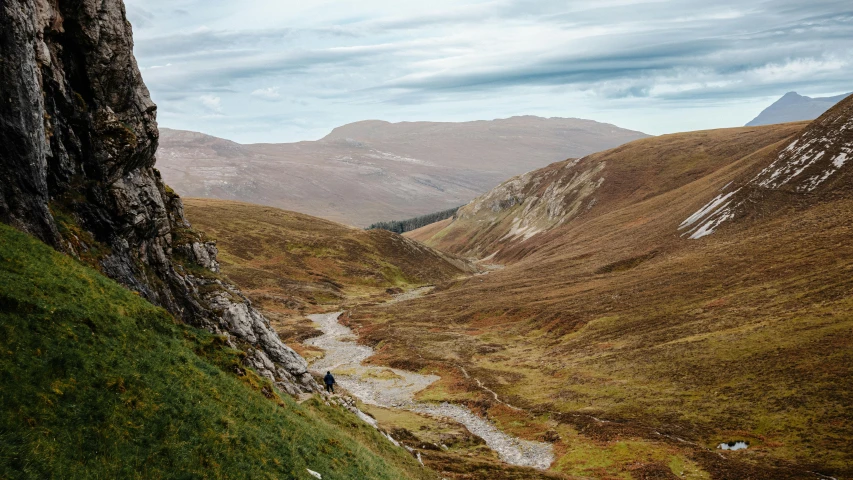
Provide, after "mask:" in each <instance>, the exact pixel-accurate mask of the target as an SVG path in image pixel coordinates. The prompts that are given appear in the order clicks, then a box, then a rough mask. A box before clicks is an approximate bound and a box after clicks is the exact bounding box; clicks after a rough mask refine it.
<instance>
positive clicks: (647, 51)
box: [126, 0, 853, 143]
mask: <svg viewBox="0 0 853 480" xmlns="http://www.w3.org/2000/svg"><path fill="white" fill-rule="evenodd" d="M126 3H127V9H128V16H129V18H130V20H131V22H132V23H133V27H134V33H135V39H136V48H135V52H136V55H137V59H138V61H139V66H140V68H141V70H142V74H143V76H144V78H145V81H146V83H147V84H148V86H149V88H150V90H151V93H152V96H153V98H154V100H155V101H156V102H157V103H158V105H159V112H160V113H159V118H160V123H161V125H162V126H166V127H172V128H181V129H188V130H195V131H201V132H205V133H209V134H212V135H216V136H220V137H225V138H230V139H232V140H236V141H239V142H244V143H248V142H286V141H297V140H314V139H317V138H320V137H322V136H324V135H325V134H326V133H328V132H329V131H330V130H331V129H332V128H334V127H336V126H339V125H343V124H346V123H349V122H353V121H358V120H365V119H382V120H389V121H411V120H432V121H464V120H477V119H493V118H504V117H509V116H513V115H540V116H547V117H580V118H590V119H594V120H598V121H603V122H609V123H614V124H617V125H619V126H622V127H626V128H632V129H636V130H642V131H644V132H647V133H651V134H661V133H667V132H676V131H685V130H696V129H704V128H715V127H728V126H739V125H743V124H745V123H746V122H748V121H749V120H751V119H752V118H753V117H755V116H756V115H757V114H758V113H759V112H760V111H761V110H762V109H763V108H764V107H766V106H767V105H769V104H770V103H772V102H773V101H774V100H775V99H776V98H778V97H780V96H781V95H782V94H784V93H785V92H787V91H791V90H794V91H797V92H799V93H801V94H804V95H810V96H824V95H827V96H828V95H833V94H840V93H845V92H849V91H853V34H851V32H853V3H851V2H850V1H849V0H843V1H821V0H810V1H805V0H772V1H767V0H765V1H761V0H753V1H743V0H739V1H730V0H713V1H708V0H683V1H654V0H649V1H631V0H597V1H595V2H590V1H572V0H430V1H428V2H414V1H408V0H360V1H358V2H353V1H350V0H300V1H294V0H241V1H239V2H238V1H234V0H126Z"/></svg>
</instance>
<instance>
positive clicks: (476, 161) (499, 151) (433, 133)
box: [157, 117, 646, 227]
mask: <svg viewBox="0 0 853 480" xmlns="http://www.w3.org/2000/svg"><path fill="white" fill-rule="evenodd" d="M645 136H646V135H644V134H642V133H639V132H634V131H630V130H625V129H621V128H618V127H615V126H613V125H609V124H603V123H598V122H593V121H590V120H579V119H566V118H539V117H513V118H509V119H503V120H493V121H478V122H466V123H431V122H403V123H388V122H381V121H366V122H358V123H355V124H351V125H346V126H343V127H339V128H337V129H335V130H334V131H333V132H332V133H330V134H329V135H328V136H326V137H325V138H323V139H321V140H319V141H316V142H299V143H290V144H256V145H240V144H237V143H234V142H231V141H228V140H223V139H220V138H216V137H211V136H208V135H204V134H200V133H194V132H185V131H177V130H169V129H165V128H164V129H161V138H160V147H159V150H158V153H157V158H158V162H157V166H158V168H159V169H160V171H161V172H162V174H163V178H164V179H165V181H166V183H168V184H169V185H171V186H172V187H173V188H175V190H176V191H177V192H178V193H179V194H181V195H183V196H190V197H208V198H219V199H226V200H239V201H246V202H251V203H257V204H263V205H270V206H274V207H279V208H285V209H287V210H294V211H299V212H302V213H306V214H309V215H313V216H317V217H323V218H327V219H330V220H333V221H336V222H340V223H345V224H349V225H356V226H360V227H366V226H368V225H370V224H371V223H374V222H378V221H383V220H388V219H393V218H401V219H402V218H411V217H415V216H418V215H423V214H428V213H431V212H436V211H441V210H446V209H449V208H454V207H458V206H459V205H461V204H464V203H466V202H468V201H470V200H471V199H472V198H474V197H476V196H478V195H480V194H482V193H483V192H485V191H487V190H488V189H490V188H492V187H494V186H495V185H497V184H498V183H500V182H501V181H503V180H504V179H506V178H508V177H511V176H513V175H517V174H520V173H523V172H526V171H529V170H533V169H536V168H540V167H543V166H545V165H547V164H549V163H551V162H554V161H557V160H561V159H564V158H566V157H569V156H582V155H586V154H589V153H592V152H597V151H600V150H605V149H608V148H612V147H615V146H617V145H621V144H623V143H625V142H629V141H631V140H635V139H638V138H643V137H645Z"/></svg>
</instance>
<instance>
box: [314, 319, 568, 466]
mask: <svg viewBox="0 0 853 480" xmlns="http://www.w3.org/2000/svg"><path fill="white" fill-rule="evenodd" d="M341 313H342V312H338V313H328V314H318V315H310V316H309V317H308V318H310V319H311V320H312V321H314V322H315V323H316V324H317V325H318V327H319V328H320V330H321V331H322V332H323V335H321V336H319V337H315V338H312V339H310V340H308V341H307V342H306V343H307V344H309V345H313V346H316V347H319V348H322V349H323V350H325V352H326V354H325V356H324V357H323V358H321V359H318V360H316V361H315V362H314V363H312V364H311V367H310V368H311V370H312V371H314V372H317V373H321V374H324V373H326V371H327V370H330V371H332V373H333V374H334V375H335V379H336V380H337V382H338V383H339V384H340V385H341V386H342V387H344V388H346V389H347V390H348V391H349V392H350V393H351V394H352V395H354V396H356V397H358V398H359V400H361V401H362V402H364V403H367V404H371V405H377V406H380V407H386V408H387V407H393V408H399V409H403V410H409V411H412V412H417V413H422V414H426V415H432V416H439V417H447V418H450V419H452V420H455V421H456V422H459V423H461V424H462V425H465V427H466V428H468V430H469V431H470V432H471V433H473V434H474V435H477V436H478V437H480V438H482V439H483V440H485V442H486V445H488V446H489V448H491V449H492V450H494V451H495V452H497V453H498V455H499V456H500V457H501V459H502V460H503V461H505V462H507V463H509V464H511V465H519V466H525V467H534V468H539V469H546V468H548V467H549V466H550V465H551V463H552V462H553V461H554V452H553V447H552V445H551V444H549V443H543V442H533V441H529V440H522V439H519V438H516V437H513V436H511V435H507V434H506V433H504V432H502V431H500V430H499V429H498V428H497V427H495V425H494V424H492V423H491V422H489V421H488V420H485V419H483V418H481V417H478V416H477V415H475V414H474V413H473V412H471V411H470V410H468V409H467V408H465V407H463V406H460V405H455V404H450V403H441V404H436V403H428V402H418V401H415V399H414V397H415V394H416V393H417V392H419V391H421V390H423V389H424V388H426V387H427V386H429V385H430V384H432V383H433V382H435V381H437V380H438V379H439V378H440V377H438V376H436V375H421V374H418V373H414V372H408V371H405V370H398V369H392V368H387V367H377V366H373V365H362V362H363V361H364V360H365V359H367V358H368V357H370V356H371V355H373V349H372V348H370V347H367V346H364V345H358V344H357V343H356V337H355V335H354V334H353V332H352V330H350V329H349V328H347V327H345V326H343V325H341V324H340V323H338V317H340V315H341Z"/></svg>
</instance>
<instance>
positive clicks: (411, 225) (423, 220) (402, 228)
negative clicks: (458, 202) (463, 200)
mask: <svg viewBox="0 0 853 480" xmlns="http://www.w3.org/2000/svg"><path fill="white" fill-rule="evenodd" d="M460 208H462V207H461V206H459V207H456V208H451V209H449V210H442V211H440V212H435V213H430V214H427V215H421V216H420V217H415V218H410V219H408V220H393V221H390V222H377V223H374V224H373V225H371V226H369V227H367V229H368V230H375V229H382V230H388V231H389V232H394V233H406V232H411V231H412V230H417V229H419V228H421V227H424V226H427V225H429V224H431V223H435V222H440V221H442V220H445V219H448V218H450V217H452V216H454V215H456V212H457V211H458V210H459V209H460Z"/></svg>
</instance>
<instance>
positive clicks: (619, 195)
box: [406, 123, 805, 262]
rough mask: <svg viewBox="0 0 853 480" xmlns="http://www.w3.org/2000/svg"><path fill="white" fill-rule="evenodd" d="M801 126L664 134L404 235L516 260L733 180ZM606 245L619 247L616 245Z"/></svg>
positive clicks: (547, 171)
mask: <svg viewBox="0 0 853 480" xmlns="http://www.w3.org/2000/svg"><path fill="white" fill-rule="evenodd" d="M804 126H805V124H804V123H799V124H786V125H776V126H771V127H746V128H736V129H724V130H711V131H702V132H690V133H679V134H672V135H663V136H660V137H655V138H649V139H644V140H639V141H635V142H632V143H629V144H627V145H624V146H622V147H619V148H616V149H613V150H609V151H606V152H601V153H596V154H593V155H589V156H587V157H584V158H582V159H576V160H566V161H563V162H558V163H555V164H552V165H549V166H547V167H545V168H543V169H540V170H536V171H533V172H529V173H526V174H524V175H521V176H518V177H515V178H513V179H510V180H508V181H506V182H504V183H503V184H501V185H500V186H498V187H497V188H495V189H493V190H491V191H489V192H488V193H486V194H484V195H482V196H480V197H478V198H476V199H475V200H474V201H472V202H471V203H469V204H468V205H465V206H464V207H462V208H461V209H460V210H459V211H458V212H457V213H456V216H455V217H454V219H453V221H452V222H445V223H443V224H439V225H431V226H427V227H424V228H422V229H419V230H416V231H413V232H409V233H407V234H406V235H407V236H409V237H410V238H413V239H416V240H419V241H422V242H424V243H426V244H427V245H430V246H433V247H436V248H439V249H441V250H445V251H448V252H453V253H458V254H462V255H465V256H471V257H476V258H487V257H488V258H491V259H494V260H495V261H497V262H506V261H513V260H517V259H518V258H521V257H523V256H525V255H528V254H530V253H531V252H534V251H536V250H537V249H538V248H539V247H540V246H541V245H543V244H547V243H548V242H549V241H551V240H553V239H554V238H555V236H554V235H556V234H554V235H551V234H550V233H549V232H551V231H552V230H554V229H557V228H559V227H561V226H565V225H572V226H575V227H576V228H582V227H581V225H583V224H585V223H587V222H590V221H592V220H594V219H598V218H602V217H603V216H605V215H608V214H614V212H618V211H620V210H621V209H624V208H626V207H629V206H632V205H636V204H639V203H641V202H644V201H648V200H651V199H654V198H660V197H661V196H662V195H664V194H667V193H670V192H675V191H678V190H679V189H682V188H683V187H685V186H686V185H689V184H691V183H693V182H696V181H700V180H703V179H706V178H707V177H709V176H712V175H732V174H734V173H736V172H735V171H734V170H733V169H732V168H733V165H734V164H736V163H738V161H749V160H748V159H749V158H750V157H751V156H754V155H757V154H759V152H761V151H762V150H763V149H765V148H768V147H772V146H773V145H775V144H777V143H778V142H780V141H782V140H784V139H786V138H789V137H791V136H792V135H794V134H796V133H797V132H799V131H800V130H801V129H802V128H803V127H804ZM740 163H743V162H740ZM673 207H677V206H673ZM664 212H665V210H664V211H660V212H648V213H647V214H646V215H647V216H646V217H645V218H643V219H642V221H643V222H644V223H645V222H649V221H652V220H655V219H657V217H660V216H661V215H662V214H663V213H664ZM650 214H653V215H650ZM638 226H639V225H638ZM605 232H606V231H605ZM658 232H660V233H664V232H666V231H665V230H659V231H658ZM608 233H609V232H608ZM596 234H597V235H603V234H604V232H602V231H597V232H596ZM602 240H603V239H601V238H600V239H598V240H597V241H596V243H601V242H602ZM627 240H629V241H634V240H636V239H635V238H634V237H627ZM608 241H609V242H622V240H621V239H618V238H612V239H608Z"/></svg>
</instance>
